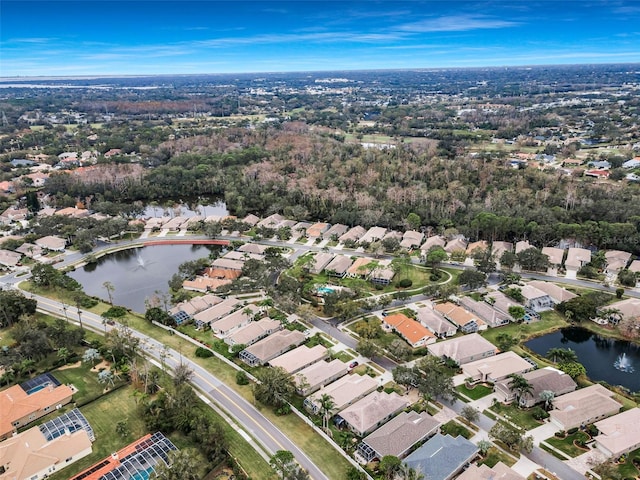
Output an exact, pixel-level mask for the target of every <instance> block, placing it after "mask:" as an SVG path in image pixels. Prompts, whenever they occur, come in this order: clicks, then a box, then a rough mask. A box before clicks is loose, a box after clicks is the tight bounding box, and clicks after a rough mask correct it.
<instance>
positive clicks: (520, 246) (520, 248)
mask: <svg viewBox="0 0 640 480" xmlns="http://www.w3.org/2000/svg"><path fill="white" fill-rule="evenodd" d="M530 248H533V245H531V244H530V243H529V240H520V241H519V242H516V255H517V254H518V253H520V252H524V251H525V250H529V249H530Z"/></svg>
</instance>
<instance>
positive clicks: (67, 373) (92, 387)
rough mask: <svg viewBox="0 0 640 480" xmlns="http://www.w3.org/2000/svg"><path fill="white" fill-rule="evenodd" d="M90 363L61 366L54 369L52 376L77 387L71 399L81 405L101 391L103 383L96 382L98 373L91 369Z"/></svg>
mask: <svg viewBox="0 0 640 480" xmlns="http://www.w3.org/2000/svg"><path fill="white" fill-rule="evenodd" d="M91 367H92V365H91V364H88V363H84V364H81V365H79V366H77V367H74V368H64V367H63V368H62V369H58V370H55V371H54V372H53V376H54V377H56V378H57V379H58V380H59V381H60V383H65V384H69V385H73V386H74V387H76V388H77V389H78V391H77V392H76V393H74V394H73V400H74V401H75V402H76V403H77V404H79V405H82V404H84V403H86V402H87V401H88V400H90V399H91V398H95V397H96V396H99V395H100V394H101V393H102V390H103V388H104V386H103V385H101V384H100V382H98V373H97V372H92V371H91Z"/></svg>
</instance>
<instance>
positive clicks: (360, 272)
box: [347, 257, 378, 278]
mask: <svg viewBox="0 0 640 480" xmlns="http://www.w3.org/2000/svg"><path fill="white" fill-rule="evenodd" d="M377 264H378V262H376V261H375V260H374V259H373V258H369V257H358V258H356V259H355V261H354V262H353V263H352V264H351V266H350V267H349V268H348V269H347V276H348V277H351V278H366V277H368V276H369V273H371V270H373V269H374V268H375V267H376V266H377Z"/></svg>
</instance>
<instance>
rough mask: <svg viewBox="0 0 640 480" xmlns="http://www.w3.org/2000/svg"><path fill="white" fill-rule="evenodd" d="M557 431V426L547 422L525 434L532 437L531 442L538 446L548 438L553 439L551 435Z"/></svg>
mask: <svg viewBox="0 0 640 480" xmlns="http://www.w3.org/2000/svg"><path fill="white" fill-rule="evenodd" d="M558 430H559V428H558V426H557V425H554V424H553V423H551V422H547V423H545V424H544V425H540V426H539V427H536V428H534V429H533V430H529V431H528V432H527V434H528V435H531V436H532V437H533V442H534V444H536V445H540V442H541V441H543V440H546V439H547V438H549V437H553V434H554V433H556V432H557V431H558Z"/></svg>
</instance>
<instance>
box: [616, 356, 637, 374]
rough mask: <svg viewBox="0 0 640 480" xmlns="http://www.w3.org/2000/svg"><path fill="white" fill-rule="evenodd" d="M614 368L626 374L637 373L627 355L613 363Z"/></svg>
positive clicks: (619, 357)
mask: <svg viewBox="0 0 640 480" xmlns="http://www.w3.org/2000/svg"><path fill="white" fill-rule="evenodd" d="M613 366H614V368H616V369H617V370H620V371H621V372H625V373H633V372H634V371H635V368H633V365H631V360H629V359H628V358H627V354H626V353H623V354H622V355H619V356H618V358H617V360H616V361H615V362H614V363H613Z"/></svg>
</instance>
